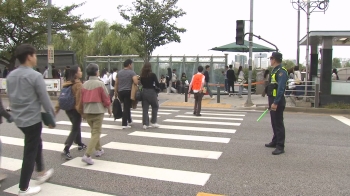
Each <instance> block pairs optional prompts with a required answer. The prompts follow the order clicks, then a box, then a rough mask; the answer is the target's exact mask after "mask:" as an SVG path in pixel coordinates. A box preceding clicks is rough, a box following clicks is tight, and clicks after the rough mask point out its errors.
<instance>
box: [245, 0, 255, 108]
mask: <svg viewBox="0 0 350 196" xmlns="http://www.w3.org/2000/svg"><path fill="white" fill-rule="evenodd" d="M253 3H254V0H250V31H249V74H248V96H247V101H246V103H245V104H244V105H245V106H246V107H250V106H253V105H254V104H253V102H252V65H253V60H252V57H253V11H254V9H253V8H254V5H253Z"/></svg>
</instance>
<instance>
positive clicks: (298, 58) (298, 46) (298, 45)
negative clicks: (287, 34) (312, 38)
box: [296, 0, 300, 67]
mask: <svg viewBox="0 0 350 196" xmlns="http://www.w3.org/2000/svg"><path fill="white" fill-rule="evenodd" d="M297 29H298V33H297V39H298V40H297V64H296V66H298V67H299V64H300V43H299V41H300V0H298V28H297Z"/></svg>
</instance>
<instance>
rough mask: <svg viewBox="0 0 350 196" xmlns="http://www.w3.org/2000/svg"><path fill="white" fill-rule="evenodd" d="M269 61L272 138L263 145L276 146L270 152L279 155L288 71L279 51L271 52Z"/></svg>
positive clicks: (283, 136) (281, 150) (282, 134)
mask: <svg viewBox="0 0 350 196" xmlns="http://www.w3.org/2000/svg"><path fill="white" fill-rule="evenodd" d="M270 62H271V66H272V67H273V69H272V71H271V75H270V79H269V85H268V86H267V89H266V90H267V96H268V99H269V107H270V108H269V109H270V116H271V125H272V129H273V138H272V141H271V142H270V143H268V144H265V147H268V148H276V149H275V150H274V151H273V152H272V154H273V155H279V154H282V153H284V140H285V128H284V122H283V111H284V109H285V107H286V99H285V97H284V92H285V89H286V85H287V81H288V71H287V70H286V69H285V68H284V67H282V54H281V53H279V52H273V53H272V55H271V57H270Z"/></svg>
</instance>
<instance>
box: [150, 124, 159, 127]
mask: <svg viewBox="0 0 350 196" xmlns="http://www.w3.org/2000/svg"><path fill="white" fill-rule="evenodd" d="M151 127H154V128H158V127H159V125H158V124H157V123H154V124H152V123H151Z"/></svg>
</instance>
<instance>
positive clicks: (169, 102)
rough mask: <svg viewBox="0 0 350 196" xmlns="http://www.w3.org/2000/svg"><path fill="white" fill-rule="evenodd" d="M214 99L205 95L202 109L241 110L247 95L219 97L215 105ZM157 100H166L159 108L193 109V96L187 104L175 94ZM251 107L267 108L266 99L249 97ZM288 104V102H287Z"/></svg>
mask: <svg viewBox="0 0 350 196" xmlns="http://www.w3.org/2000/svg"><path fill="white" fill-rule="evenodd" d="M214 97H215V98H214V99H211V98H210V97H209V95H205V96H204V97H203V101H202V107H203V108H226V109H229V108H243V107H244V104H245V103H246V101H247V95H242V98H239V97H238V96H237V95H235V96H231V97H229V96H228V95H220V103H217V96H216V95H214ZM158 98H159V100H166V101H165V102H163V103H162V104H161V106H175V107H176V106H177V107H193V104H194V98H193V94H191V96H190V97H189V98H188V102H185V95H183V94H182V95H181V94H175V93H170V94H166V93H160V94H159V95H158ZM251 99H252V102H253V104H254V105H253V106H252V107H251V108H256V107H265V106H266V107H267V106H268V101H267V97H262V96H261V95H255V94H252V95H251ZM287 102H288V101H287ZM287 105H289V106H290V107H292V106H293V104H292V103H291V102H290V103H289V102H288V103H287Z"/></svg>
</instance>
